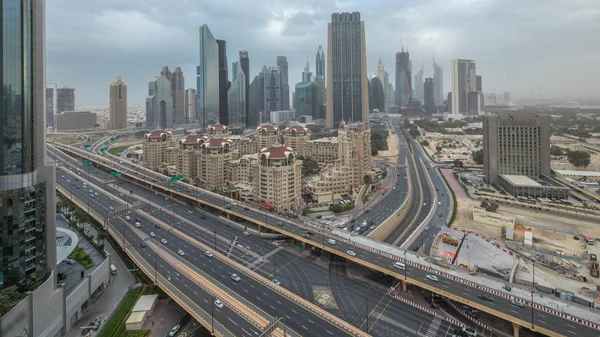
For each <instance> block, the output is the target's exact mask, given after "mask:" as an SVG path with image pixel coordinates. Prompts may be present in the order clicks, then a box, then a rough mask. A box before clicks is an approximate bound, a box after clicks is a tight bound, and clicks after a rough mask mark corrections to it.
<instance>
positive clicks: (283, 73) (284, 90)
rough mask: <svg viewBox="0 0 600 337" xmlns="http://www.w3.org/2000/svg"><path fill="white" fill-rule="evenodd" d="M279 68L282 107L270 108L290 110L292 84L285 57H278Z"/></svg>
mask: <svg viewBox="0 0 600 337" xmlns="http://www.w3.org/2000/svg"><path fill="white" fill-rule="evenodd" d="M277 67H278V68H279V75H280V80H279V83H280V84H279V89H280V94H279V97H280V102H281V103H280V107H279V109H272V108H269V110H268V111H272V110H289V109H290V83H289V79H288V75H289V74H288V61H287V57H285V56H277Z"/></svg>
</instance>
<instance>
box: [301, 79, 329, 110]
mask: <svg viewBox="0 0 600 337" xmlns="http://www.w3.org/2000/svg"><path fill="white" fill-rule="evenodd" d="M310 81H311V82H314V83H316V84H317V86H318V88H319V89H318V90H319V95H318V101H319V105H323V104H325V77H323V76H311V77H310ZM294 102H295V101H294ZM294 108H296V107H294Z"/></svg>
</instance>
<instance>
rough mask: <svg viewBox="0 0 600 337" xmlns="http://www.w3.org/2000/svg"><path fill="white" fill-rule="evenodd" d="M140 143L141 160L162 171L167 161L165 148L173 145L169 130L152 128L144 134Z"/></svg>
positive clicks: (147, 165) (149, 167)
mask: <svg viewBox="0 0 600 337" xmlns="http://www.w3.org/2000/svg"><path fill="white" fill-rule="evenodd" d="M144 138H146V141H145V142H144V143H142V151H143V161H144V162H145V163H146V167H147V168H148V169H150V170H154V171H157V172H164V170H165V166H166V164H168V161H167V149H170V148H173V147H175V145H176V143H175V139H174V138H173V134H172V133H171V131H165V130H154V131H152V132H151V133H147V134H145V135H144Z"/></svg>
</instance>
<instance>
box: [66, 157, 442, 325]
mask: <svg viewBox="0 0 600 337" xmlns="http://www.w3.org/2000/svg"><path fill="white" fill-rule="evenodd" d="M86 172H89V180H90V181H91V182H93V183H95V184H96V185H98V186H101V187H102V189H103V190H104V191H105V192H109V193H111V194H113V195H114V197H108V196H106V195H104V194H103V193H99V195H98V196H95V197H94V198H90V202H91V203H92V205H94V204H95V203H99V204H102V205H103V206H105V207H107V208H108V212H110V207H113V208H115V209H116V207H117V205H116V203H118V202H119V200H118V199H119V194H122V195H123V198H124V197H125V196H126V195H127V194H128V193H129V191H133V195H132V196H129V197H128V198H129V201H130V202H132V201H133V199H134V198H142V199H145V200H147V203H146V204H144V206H142V207H141V208H140V211H139V212H137V213H138V214H139V216H138V215H136V217H137V218H138V219H139V220H140V223H141V224H142V228H141V230H142V231H144V232H146V234H147V235H150V232H153V233H154V234H155V236H154V239H155V240H157V241H158V242H160V240H161V239H165V240H167V244H166V246H167V247H172V249H173V251H175V249H176V248H177V249H182V250H183V251H184V252H185V254H186V255H185V256H202V254H203V253H202V251H198V249H197V248H194V247H193V246H192V245H191V244H190V242H188V241H187V240H185V239H183V238H181V237H179V236H177V235H174V234H173V233H170V232H166V231H164V230H162V229H157V228H155V227H154V226H153V225H151V224H152V223H153V221H156V220H158V221H161V222H163V223H170V224H177V225H176V228H177V230H178V231H180V232H182V233H185V235H186V236H187V237H188V238H191V239H193V240H197V241H198V242H200V243H202V244H204V245H208V246H210V247H214V246H215V242H216V247H217V249H216V250H217V251H227V250H228V248H229V244H230V242H231V240H232V238H233V237H235V236H237V237H238V243H237V245H236V246H235V247H234V249H233V250H232V251H231V254H230V255H229V257H230V258H232V259H234V260H236V261H237V262H239V263H241V264H243V265H245V266H247V267H250V268H252V269H254V270H255V271H256V272H257V273H259V274H261V275H263V276H265V277H266V278H267V279H273V278H276V279H277V280H279V282H281V285H282V286H283V287H285V288H287V289H289V290H290V291H292V292H293V293H295V294H297V295H298V296H301V297H302V298H305V299H307V300H309V301H311V302H312V301H314V300H315V295H316V294H326V293H331V295H333V300H332V301H331V303H330V305H329V307H328V310H329V311H330V312H332V313H334V314H336V315H338V316H339V317H341V318H343V319H344V320H346V321H347V322H350V323H351V324H354V325H355V326H358V327H361V328H362V329H365V330H366V326H367V321H366V316H367V315H366V314H365V312H366V311H367V312H368V313H369V321H370V322H369V324H368V325H369V333H370V334H372V335H374V336H389V335H391V333H397V332H398V331H402V333H403V334H405V335H411V332H412V331H413V330H417V329H418V328H419V327H425V328H427V327H428V326H429V325H430V324H431V323H432V322H433V316H432V315H430V314H428V313H425V312H422V311H420V310H418V309H416V308H413V307H411V306H409V305H406V304H404V303H402V302H400V301H397V300H393V299H392V298H391V297H389V296H387V294H386V293H385V292H384V291H380V290H378V289H375V288H370V287H368V286H366V285H364V284H361V283H358V282H356V281H354V280H351V279H348V278H347V276H346V275H345V274H343V273H336V272H331V271H330V270H329V271H328V270H327V268H325V267H323V266H321V265H319V264H315V263H312V262H311V261H309V258H311V256H310V254H309V255H308V256H306V254H305V255H300V256H298V255H296V254H293V253H290V252H288V251H287V250H284V249H281V248H279V247H276V246H273V245H272V244H270V243H269V242H268V241H265V240H264V239H260V238H255V237H252V236H244V235H243V234H242V230H238V229H235V228H234V226H226V225H225V224H226V223H227V222H226V220H223V219H221V218H217V217H214V216H213V215H211V214H206V213H201V212H200V211H198V210H193V209H191V208H189V207H188V206H187V205H185V204H180V203H176V202H173V201H171V200H165V196H164V195H162V194H154V192H152V191H149V190H146V189H144V188H142V187H139V186H137V185H134V184H126V183H124V184H122V185H121V186H122V187H121V188H118V187H117V188H115V187H114V185H115V184H114V183H109V184H106V185H105V184H103V182H106V181H107V179H109V180H108V181H110V179H112V178H111V177H110V176H108V175H107V174H106V173H104V172H102V171H99V170H96V169H94V168H89V170H86ZM64 175H65V174H63V173H62V171H61V174H60V176H59V179H58V182H59V184H64V182H65V179H66V180H71V182H67V183H66V184H67V186H65V187H68V189H69V191H74V192H73V193H74V194H75V195H77V196H78V197H81V198H82V200H87V199H86V198H89V193H90V192H89V189H85V190H83V189H78V188H74V189H73V186H72V184H73V183H74V180H73V179H67V178H63V177H62V176H64ZM87 177H88V175H87V173H84V174H83V178H87ZM118 180H119V179H118V178H117V180H116V181H115V182H117V181H118ZM69 184H71V185H69ZM79 184H81V183H79ZM88 186H91V185H88ZM95 193H98V192H95ZM110 198H112V199H113V200H110ZM167 199H168V198H167ZM148 211H149V212H150V213H149V216H151V217H152V218H148V217H147V215H146V214H147V212H148ZM224 222H225V224H224ZM130 226H131V224H130ZM215 231H216V234H213V233H214V232H215ZM215 236H216V237H217V240H215ZM213 249H214V248H213ZM203 260H205V259H203ZM212 261H213V260H209V262H212ZM278 261H279V262H278ZM190 262H192V261H190ZM205 262H206V261H205ZM209 267H210V266H209ZM199 268H200V269H205V268H207V266H206V265H201V266H199ZM213 268H214V267H213ZM158 269H159V271H160V266H159V267H158ZM273 270H275V273H274V272H273ZM211 271H212V272H216V273H217V275H212V274H211V277H214V278H215V279H217V280H221V279H223V278H225V280H224V282H230V283H233V284H235V286H236V288H235V289H237V290H239V289H242V290H241V291H243V292H244V293H245V294H244V293H241V295H242V296H244V295H246V296H249V295H247V294H255V293H256V290H255V289H253V288H252V285H251V284H250V283H249V282H246V281H245V278H244V280H243V281H242V282H240V283H236V282H234V281H232V280H230V279H229V277H230V274H231V273H233V272H236V273H239V272H238V271H232V270H231V269H230V270H216V269H215V270H211ZM273 274H275V275H273ZM256 297H257V298H260V300H258V299H256V300H255V301H251V302H253V303H254V304H256V306H259V307H260V306H264V305H267V306H271V305H273V307H275V308H277V312H281V313H282V314H280V315H283V314H284V313H285V311H283V310H280V309H279V308H278V306H279V305H278V303H277V302H280V301H281V299H279V298H278V296H277V295H276V296H275V297H273V298H271V297H267V296H265V295H257V296H256ZM252 299H254V298H253V297H251V298H250V299H249V301H250V300H252ZM368 299H370V300H371V303H368V302H369V300H368ZM367 305H368V307H367ZM267 308H268V307H267ZM290 310H291V311H290ZM290 310H288V311H287V314H286V315H285V317H286V318H287V319H288V320H291V319H292V318H293V317H294V319H297V320H300V321H302V320H304V322H308V323H306V324H300V326H299V327H294V326H293V325H290V326H292V327H293V328H295V330H296V331H298V332H299V333H300V334H302V335H306V336H308V335H310V334H308V333H304V331H303V329H304V328H303V327H304V326H306V327H307V328H309V329H312V328H321V327H311V326H310V324H311V323H310V322H311V321H315V319H314V318H310V317H307V318H305V319H304V318H303V317H298V314H296V313H294V310H295V311H296V312H299V311H300V310H299V309H297V308H296V309H290ZM266 311H268V310H266ZM292 324H293V322H292ZM450 330H452V329H450V324H449V323H447V322H442V324H440V325H439V326H437V328H436V330H435V332H436V334H435V335H436V336H446V332H448V331H450ZM324 331H325V330H324ZM329 331H331V328H329ZM399 335H401V334H399Z"/></svg>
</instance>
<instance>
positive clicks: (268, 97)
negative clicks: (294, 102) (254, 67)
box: [261, 67, 289, 116]
mask: <svg viewBox="0 0 600 337" xmlns="http://www.w3.org/2000/svg"><path fill="white" fill-rule="evenodd" d="M261 76H262V78H263V79H264V81H263V84H264V89H263V92H264V96H262V99H263V101H264V104H263V105H264V107H265V108H264V111H263V113H264V114H265V116H269V112H271V111H279V110H289V109H283V106H282V105H283V101H282V98H281V93H282V92H283V91H282V90H281V79H282V78H283V76H281V75H280V73H279V67H265V68H263V72H262V74H261ZM288 108H289V104H288Z"/></svg>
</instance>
